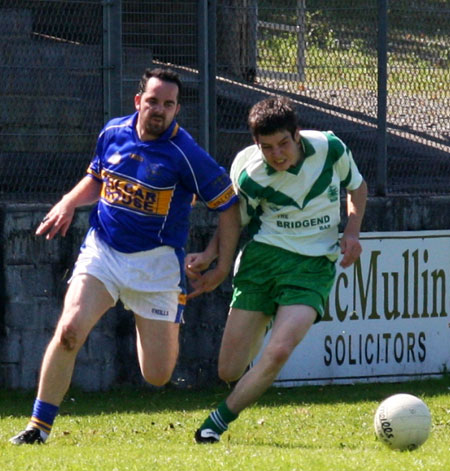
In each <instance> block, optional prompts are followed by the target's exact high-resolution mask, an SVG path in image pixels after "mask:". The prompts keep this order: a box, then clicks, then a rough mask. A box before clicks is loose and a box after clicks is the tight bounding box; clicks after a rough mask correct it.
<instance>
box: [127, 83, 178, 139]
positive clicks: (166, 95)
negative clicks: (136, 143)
mask: <svg viewBox="0 0 450 471" xmlns="http://www.w3.org/2000/svg"><path fill="white" fill-rule="evenodd" d="M178 91H179V90H178V86H177V84H175V83H172V82H166V81H164V80H160V79H159V78H156V77H151V78H150V79H149V80H148V82H147V86H146V87H145V92H144V93H143V94H142V95H136V96H135V98H134V105H135V107H136V110H137V111H138V112H139V116H138V120H137V125H136V128H137V132H138V135H139V137H140V139H141V140H143V141H148V140H153V139H157V138H158V137H159V136H160V135H161V134H162V133H163V132H164V131H165V130H166V129H167V128H168V127H169V126H170V123H171V122H172V121H173V119H174V118H175V116H176V115H177V114H178V111H179V110H180V105H179V104H178Z"/></svg>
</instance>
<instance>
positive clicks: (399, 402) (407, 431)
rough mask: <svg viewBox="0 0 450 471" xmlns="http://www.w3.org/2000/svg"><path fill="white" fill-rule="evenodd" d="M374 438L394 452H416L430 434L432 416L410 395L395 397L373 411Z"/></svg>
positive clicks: (396, 395)
mask: <svg viewBox="0 0 450 471" xmlns="http://www.w3.org/2000/svg"><path fill="white" fill-rule="evenodd" d="M374 427H375V433H376V435H377V437H378V438H379V439H380V440H381V441H382V442H383V443H385V444H386V445H387V446H388V447H389V448H391V449H393V450H415V449H416V448H419V446H420V445H422V443H424V442H425V440H426V439H427V438H428V436H429V435H430V430H431V414H430V410H429V409H428V407H427V405H426V404H425V403H424V402H423V401H422V400H421V399H419V398H418V397H416V396H413V395H411V394H394V395H393V396H390V397H388V398H387V399H385V400H384V401H383V402H382V403H381V404H380V405H379V406H378V409H377V411H376V412H375V418H374Z"/></svg>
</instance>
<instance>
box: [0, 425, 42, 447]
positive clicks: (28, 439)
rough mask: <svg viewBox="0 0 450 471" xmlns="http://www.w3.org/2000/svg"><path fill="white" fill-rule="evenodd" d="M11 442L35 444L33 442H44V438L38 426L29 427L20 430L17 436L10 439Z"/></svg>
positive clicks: (15, 443)
mask: <svg viewBox="0 0 450 471" xmlns="http://www.w3.org/2000/svg"><path fill="white" fill-rule="evenodd" d="M9 441H10V443H12V444H13V445H33V444H38V445H40V444H42V443H44V440H43V438H42V436H41V432H40V430H38V429H37V428H29V429H27V430H24V431H23V432H20V433H19V434H17V435H16V436H15V437H12V438H10V439H9Z"/></svg>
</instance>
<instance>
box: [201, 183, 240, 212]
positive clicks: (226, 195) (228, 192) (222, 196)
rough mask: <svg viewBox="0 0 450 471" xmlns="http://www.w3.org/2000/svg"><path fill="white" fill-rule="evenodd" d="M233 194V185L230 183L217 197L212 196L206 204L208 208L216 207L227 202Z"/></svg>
mask: <svg viewBox="0 0 450 471" xmlns="http://www.w3.org/2000/svg"><path fill="white" fill-rule="evenodd" d="M235 194H236V193H235V192H234V189H233V186H232V185H230V186H229V187H228V188H226V190H225V191H223V192H222V193H221V194H220V195H219V196H218V197H217V198H214V199H213V200H211V201H208V202H207V203H206V205H207V206H208V208H209V209H217V208H219V207H220V206H222V205H224V204H226V203H228V201H230V200H231V198H233V196H234V195H235Z"/></svg>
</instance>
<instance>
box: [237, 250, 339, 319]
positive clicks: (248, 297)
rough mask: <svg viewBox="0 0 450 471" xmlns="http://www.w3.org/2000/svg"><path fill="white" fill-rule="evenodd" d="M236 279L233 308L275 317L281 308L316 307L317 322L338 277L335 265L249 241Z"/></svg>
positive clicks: (319, 258) (238, 266) (324, 258)
mask: <svg viewBox="0 0 450 471" xmlns="http://www.w3.org/2000/svg"><path fill="white" fill-rule="evenodd" d="M236 269H237V271H236V273H235V275H234V278H233V288H234V291H233V299H232V301H231V307H234V308H237V309H245V310H247V311H262V312H263V313H264V314H267V315H269V316H274V315H275V314H276V311H277V308H278V306H290V305H293V304H304V305H307V306H311V307H313V308H314V309H315V310H316V311H317V313H318V317H317V320H316V322H317V321H319V320H320V318H321V317H322V316H323V313H324V308H325V304H326V301H327V299H328V296H329V294H330V291H331V288H332V287H333V283H334V279H335V276H336V267H335V262H331V261H330V260H329V259H328V258H327V257H325V256H323V257H308V256H306V255H300V254H296V253H294V252H290V251H288V250H284V249H281V248H279V247H274V246H272V245H268V244H262V243H260V242H255V241H251V242H249V243H248V244H247V245H246V246H245V248H244V250H243V252H242V253H241V255H240V257H239V259H238V261H237V264H236Z"/></svg>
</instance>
